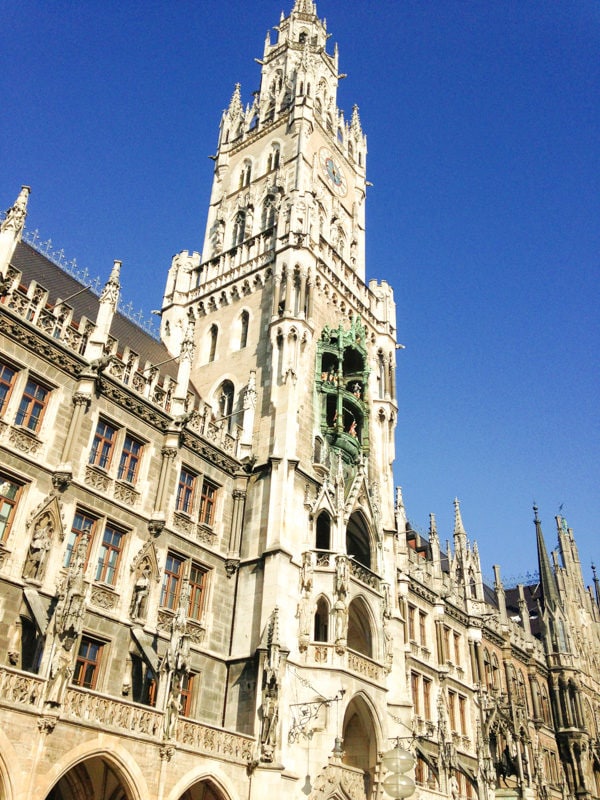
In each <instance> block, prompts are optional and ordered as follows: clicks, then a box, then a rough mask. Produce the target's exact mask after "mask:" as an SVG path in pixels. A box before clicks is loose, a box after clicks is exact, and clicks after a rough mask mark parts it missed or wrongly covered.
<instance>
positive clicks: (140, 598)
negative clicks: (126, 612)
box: [131, 559, 152, 619]
mask: <svg viewBox="0 0 600 800" xmlns="http://www.w3.org/2000/svg"><path fill="white" fill-rule="evenodd" d="M151 573H152V567H151V566H150V562H149V561H148V560H147V559H146V560H144V561H143V562H142V564H141V565H140V569H139V574H138V578H137V580H136V582H135V584H134V587H133V597H132V599H131V618H132V619H145V618H146V614H147V611H148V609H147V605H148V594H149V592H150V575H151Z"/></svg>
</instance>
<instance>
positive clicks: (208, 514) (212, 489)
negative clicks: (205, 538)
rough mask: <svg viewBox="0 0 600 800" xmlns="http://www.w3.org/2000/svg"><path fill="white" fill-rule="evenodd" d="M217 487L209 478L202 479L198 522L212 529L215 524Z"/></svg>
mask: <svg viewBox="0 0 600 800" xmlns="http://www.w3.org/2000/svg"><path fill="white" fill-rule="evenodd" d="M219 488H220V487H219V485H218V484H216V483H215V482H214V481H211V480H210V479H209V478H204V477H203V478H202V486H201V487H200V506H199V508H198V522H199V523H200V524H201V525H206V526H208V527H209V528H212V526H213V525H214V522H215V512H216V507H217V497H218V492H219Z"/></svg>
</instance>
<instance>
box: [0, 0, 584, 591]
mask: <svg viewBox="0 0 600 800" xmlns="http://www.w3.org/2000/svg"><path fill="white" fill-rule="evenodd" d="M291 6H292V0H279V2H276V0H254V2H252V3H248V2H247V0H202V2H191V1H190V2H187V1H185V0H184V1H182V2H172V1H171V2H166V1H164V2H163V0H147V1H146V2H143V3H142V2H114V0H104V1H103V2H100V1H99V0H98V1H96V0H94V1H92V0H90V1H89V2H79V3H74V2H62V1H61V0H55V1H54V2H52V3H47V2H41V1H40V2H32V0H23V1H22V2H19V3H12V4H5V6H4V8H3V12H2V14H3V25H2V30H1V31H0V44H1V48H2V56H3V59H2V60H3V67H2V79H1V82H0V108H1V109H2V114H1V115H0V164H1V167H2V170H1V175H2V180H1V181H0V206H3V207H5V208H6V207H8V206H9V205H10V204H11V203H12V202H13V200H14V199H15V197H16V195H17V193H18V190H19V188H20V186H21V184H22V183H27V184H29V185H31V187H32V196H31V200H30V215H29V227H30V228H38V229H39V230H40V233H41V235H42V238H43V239H47V238H51V239H52V242H53V243H54V245H55V246H56V247H57V248H62V249H63V250H64V251H65V254H66V256H67V258H68V259H69V260H70V259H72V258H76V259H77V262H78V263H79V265H80V266H84V267H86V268H87V269H88V270H89V272H90V273H91V274H92V276H95V275H101V276H102V277H103V279H104V278H106V277H107V275H108V273H109V271H110V266H111V264H112V261H113V259H114V258H120V259H122V260H123V283H124V294H125V296H126V298H127V299H131V300H133V301H134V305H135V306H136V307H140V308H144V309H146V310H147V311H150V310H151V309H153V308H158V307H160V303H161V296H162V289H163V286H164V279H165V275H166V270H167V268H168V266H169V263H170V259H171V256H172V255H173V254H174V253H175V252H178V251H180V250H182V249H192V250H193V249H200V247H201V244H202V238H203V232H204V222H205V212H206V208H207V204H208V197H209V190H210V183H211V177H212V174H211V171H212V162H211V161H210V160H209V159H208V158H207V156H209V155H210V154H212V153H214V151H215V147H216V140H217V129H218V123H219V119H220V114H221V111H222V109H223V108H224V107H225V106H226V105H227V104H228V101H229V98H230V96H231V93H232V90H233V86H234V84H235V83H236V82H237V81H240V82H241V84H242V93H243V97H244V100H245V101H248V100H249V99H250V94H251V92H252V91H253V90H254V89H256V88H258V83H259V67H258V65H257V64H255V63H254V60H253V59H254V58H255V57H260V56H261V55H262V49H263V42H264V36H265V33H266V31H267V29H268V28H269V27H271V26H273V25H275V24H277V22H278V19H279V14H280V11H281V10H282V9H283V10H284V11H285V12H286V14H287V13H288V12H289V10H290V8H291ZM317 7H318V11H319V14H320V15H321V16H322V17H326V18H327V21H328V28H329V31H330V32H331V33H332V39H331V40H330V41H331V46H333V42H334V41H335V42H337V43H338V44H339V48H340V67H341V70H342V72H345V73H347V74H348V77H347V78H346V79H345V80H343V81H342V82H341V84H340V90H339V96H338V100H339V105H340V107H341V108H343V109H345V111H346V112H349V111H350V110H351V108H352V106H353V104H354V103H357V104H358V105H359V108H360V114H361V120H362V123H363V128H364V130H365V132H366V133H367V136H368V145H369V154H368V161H367V170H368V178H369V180H370V181H371V182H372V183H373V187H372V189H370V193H369V196H368V205H367V273H368V277H370V278H377V279H386V280H388V281H389V282H390V283H391V284H392V285H393V287H394V290H395V296H396V302H397V308H398V338H399V340H400V341H401V342H402V343H403V344H405V345H406V349H405V350H403V351H400V352H399V354H398V369H397V380H398V399H399V407H400V414H399V425H398V436H397V455H398V458H397V465H396V481H397V483H398V484H401V485H402V486H403V489H404V499H405V503H406V506H407V511H408V514H409V517H410V519H411V520H412V522H413V524H414V526H415V527H416V528H417V529H422V530H426V529H427V521H428V513H429V512H430V511H433V512H435V513H436V514H437V518H438V527H439V532H440V536H441V538H442V540H444V539H446V538H448V537H450V536H451V532H452V520H453V507H452V500H453V498H454V497H455V496H458V497H459V498H460V500H461V507H462V513H463V520H464V522H465V527H466V528H467V532H468V533H469V535H470V536H471V538H473V539H477V541H478V543H479V548H480V553H481V556H482V561H483V565H484V571H485V572H486V573H487V574H490V573H491V565H492V564H493V563H500V564H501V565H502V572H503V575H504V576H506V577H507V578H508V577H516V576H519V575H522V574H524V573H525V572H526V571H527V570H530V569H534V568H535V566H536V564H535V541H534V529H533V524H532V516H533V515H532V511H531V505H532V502H533V501H534V500H535V501H536V502H537V503H538V505H539V507H540V514H541V517H542V520H543V524H544V530H545V533H546V538H547V541H548V545H549V547H553V546H554V544H555V541H556V535H555V527H554V519H553V518H554V515H555V514H557V513H558V511H559V506H560V505H561V504H563V513H564V514H565V516H566V518H567V520H568V522H569V524H570V525H571V527H573V529H574V531H575V535H576V538H577V542H578V544H579V548H580V554H581V558H582V562H583V565H584V572H585V578H586V582H588V583H589V582H590V578H591V572H590V569H589V565H590V562H591V561H592V560H593V559H594V558H600V547H599V544H598V536H597V525H598V519H599V518H600V503H599V499H598V486H599V477H600V476H599V472H600V470H599V460H598V452H599V444H600V425H599V421H598V395H599V388H600V386H599V383H600V381H599V377H598V352H599V351H600V324H599V316H600V313H599V310H598V307H599V300H600V292H599V280H598V277H599V264H600V225H599V221H600V180H599V177H600V103H599V99H600V96H599V92H600V61H599V59H598V52H599V51H600V4H599V3H597V2H595V0H594V2H592V1H591V0H578V2H571V0H563V2H556V1H555V0H546V2H533V0H531V1H530V2H522V0H519V1H518V2H516V1H513V0H503V1H502V2H500V0H485V2H474V1H471V0H460V1H459V0H443V2H442V0H436V2H433V1H432V0H430V1H429V2H428V1H427V0H420V1H419V2H417V0H393V1H392V0H382V1H381V2H373V0H355V2H348V0H320V2H318V3H317Z"/></svg>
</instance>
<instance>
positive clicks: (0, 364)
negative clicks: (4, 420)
mask: <svg viewBox="0 0 600 800" xmlns="http://www.w3.org/2000/svg"><path fill="white" fill-rule="evenodd" d="M5 370H10V371H11V372H12V377H11V378H10V380H6V377H5V374H4V371H5ZM18 375H19V370H18V368H17V367H14V366H13V365H12V364H9V363H8V362H7V361H0V417H1V416H3V415H4V414H5V413H6V410H7V409H8V405H9V403H10V398H11V396H12V393H13V391H14V388H15V384H16V382H17V378H18ZM3 389H5V391H4V393H3Z"/></svg>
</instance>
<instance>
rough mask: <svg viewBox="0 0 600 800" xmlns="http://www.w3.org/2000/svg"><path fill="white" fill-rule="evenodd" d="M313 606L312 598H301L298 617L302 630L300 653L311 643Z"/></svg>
mask: <svg viewBox="0 0 600 800" xmlns="http://www.w3.org/2000/svg"><path fill="white" fill-rule="evenodd" d="M312 606H313V604H312V602H311V599H310V597H302V598H300V602H299V603H298V610H297V612H296V616H297V617H298V620H299V623H300V624H299V628H300V651H301V652H304V651H305V650H306V648H307V647H308V643H309V641H310V634H311V629H312V624H313V608H312Z"/></svg>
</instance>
